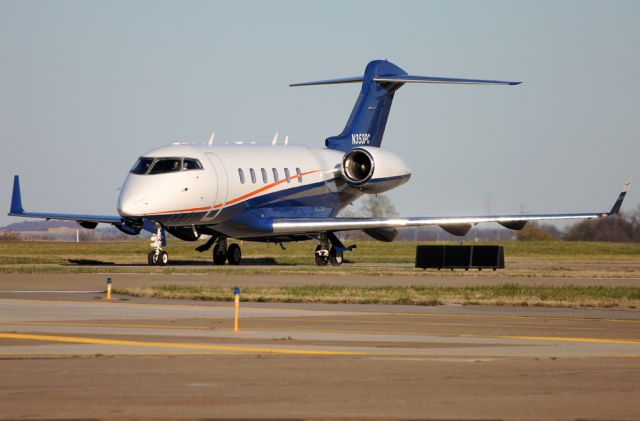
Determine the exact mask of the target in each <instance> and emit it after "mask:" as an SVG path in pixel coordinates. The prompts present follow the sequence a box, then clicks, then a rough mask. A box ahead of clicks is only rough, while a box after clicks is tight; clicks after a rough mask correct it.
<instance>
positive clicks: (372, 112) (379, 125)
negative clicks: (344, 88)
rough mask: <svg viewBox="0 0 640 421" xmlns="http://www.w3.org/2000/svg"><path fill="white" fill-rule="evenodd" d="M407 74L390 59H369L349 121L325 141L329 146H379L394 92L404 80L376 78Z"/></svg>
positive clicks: (341, 148) (333, 147)
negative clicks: (370, 60)
mask: <svg viewBox="0 0 640 421" xmlns="http://www.w3.org/2000/svg"><path fill="white" fill-rule="evenodd" d="M405 75H407V72H405V71H404V70H402V69H401V68H399V67H398V66H396V65H395V64H393V63H390V62H388V61H385V60H374V61H372V62H370V63H369V64H368V65H367V68H366V69H365V71H364V77H363V79H362V89H361V90H360V94H359V95H358V99H357V100H356V104H355V105H354V107H353V110H352V111H351V115H350V116H349V120H347V124H346V126H345V127H344V130H342V133H340V134H339V135H337V136H332V137H329V138H328V139H327V140H326V141H325V144H326V146H327V148H329V149H337V150H341V151H348V150H349V149H351V148H353V147H355V146H360V145H365V146H375V147H380V144H381V143H382V136H383V135H384V129H385V127H386V125H387V118H388V117H389V111H391V103H392V102H393V95H394V94H395V92H396V91H397V90H398V88H400V87H401V86H402V85H404V83H403V82H377V81H375V80H374V79H375V78H376V77H377V76H405Z"/></svg>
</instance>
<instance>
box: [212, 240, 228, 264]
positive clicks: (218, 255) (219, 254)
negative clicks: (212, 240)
mask: <svg viewBox="0 0 640 421" xmlns="http://www.w3.org/2000/svg"><path fill="white" fill-rule="evenodd" d="M226 261H227V255H226V253H225V248H224V247H223V246H222V245H220V244H216V245H215V246H213V264H214V265H224V263H225V262H226Z"/></svg>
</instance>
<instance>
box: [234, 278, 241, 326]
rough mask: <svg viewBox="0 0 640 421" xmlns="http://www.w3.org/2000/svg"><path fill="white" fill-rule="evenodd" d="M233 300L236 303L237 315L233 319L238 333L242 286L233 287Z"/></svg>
mask: <svg viewBox="0 0 640 421" xmlns="http://www.w3.org/2000/svg"><path fill="white" fill-rule="evenodd" d="M233 301H234V303H235V304H234V305H235V317H234V319H233V331H234V332H236V333H238V311H239V310H240V288H238V287H235V288H234V289H233Z"/></svg>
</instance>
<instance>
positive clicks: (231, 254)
mask: <svg viewBox="0 0 640 421" xmlns="http://www.w3.org/2000/svg"><path fill="white" fill-rule="evenodd" d="M241 259H242V251H241V250H240V246H239V245H237V244H235V243H234V244H231V245H230V246H229V248H228V249H227V261H228V262H229V264H230V265H239V264H240V260H241Z"/></svg>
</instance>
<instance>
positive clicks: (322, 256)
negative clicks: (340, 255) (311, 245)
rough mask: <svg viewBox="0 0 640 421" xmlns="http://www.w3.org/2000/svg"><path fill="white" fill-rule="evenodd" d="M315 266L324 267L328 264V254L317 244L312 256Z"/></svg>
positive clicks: (324, 248)
mask: <svg viewBox="0 0 640 421" xmlns="http://www.w3.org/2000/svg"><path fill="white" fill-rule="evenodd" d="M314 257H315V260H316V265H318V266H326V265H327V263H329V252H328V251H327V248H326V247H324V246H322V244H318V246H317V247H316V252H315V254H314Z"/></svg>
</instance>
